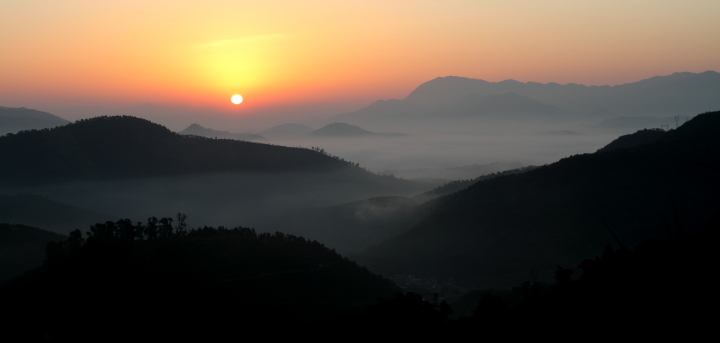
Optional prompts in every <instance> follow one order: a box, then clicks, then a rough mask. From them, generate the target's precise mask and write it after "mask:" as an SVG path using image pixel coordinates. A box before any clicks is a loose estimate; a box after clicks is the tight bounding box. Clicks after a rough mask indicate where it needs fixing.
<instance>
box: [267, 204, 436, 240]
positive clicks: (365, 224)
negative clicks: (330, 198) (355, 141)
mask: <svg viewBox="0 0 720 343" xmlns="http://www.w3.org/2000/svg"><path fill="white" fill-rule="evenodd" d="M430 208H432V206H431V205H430V206H429V205H420V204H418V203H417V202H416V201H414V200H412V199H410V198H406V197H400V196H389V197H376V198H370V199H365V200H360V201H354V202H350V203H346V204H341V205H336V206H327V207H319V208H309V209H302V210H297V211H294V212H292V213H289V214H287V215H284V216H280V217H278V218H277V220H276V221H275V222H274V223H272V224H271V225H270V228H271V230H280V229H282V230H284V231H285V232H287V233H289V234H294V235H299V236H303V237H307V238H308V239H313V240H317V241H319V242H322V243H323V244H326V245H327V246H329V247H333V248H334V249H337V250H338V251H339V252H340V253H342V254H355V253H358V252H362V251H364V250H365V249H366V248H367V247H369V246H371V245H373V244H378V243H380V242H382V241H384V240H386V239H388V238H391V237H394V236H397V235H399V234H401V233H403V232H405V231H406V230H408V229H410V228H411V227H413V226H414V225H415V224H417V223H418V222H419V221H420V220H421V219H423V218H424V216H425V215H426V214H427V213H429V211H430Z"/></svg>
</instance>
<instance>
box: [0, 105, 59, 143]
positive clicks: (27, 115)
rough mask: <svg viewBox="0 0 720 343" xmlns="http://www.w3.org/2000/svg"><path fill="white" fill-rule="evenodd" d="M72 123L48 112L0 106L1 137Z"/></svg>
mask: <svg viewBox="0 0 720 343" xmlns="http://www.w3.org/2000/svg"><path fill="white" fill-rule="evenodd" d="M68 123H70V122H69V121H67V120H65V119H62V118H60V117H57V116H54V115H52V114H50V113H47V112H42V111H38V110H32V109H28V108H25V107H20V108H12V107H3V106H0V136H1V135H4V134H6V133H16V132H18V131H22V130H40V129H48V128H53V127H56V126H62V125H66V124H68Z"/></svg>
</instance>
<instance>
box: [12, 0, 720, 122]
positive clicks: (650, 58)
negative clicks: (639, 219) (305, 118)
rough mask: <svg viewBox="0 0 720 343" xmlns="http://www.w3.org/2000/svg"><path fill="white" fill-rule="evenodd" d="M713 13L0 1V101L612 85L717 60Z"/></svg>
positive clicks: (453, 4)
mask: <svg viewBox="0 0 720 343" xmlns="http://www.w3.org/2000/svg"><path fill="white" fill-rule="evenodd" d="M718 14H720V1H694V0H685V1H669V0H654V1H612V0H605V1H566V0H545V1H521V0H510V1H508V0H504V1H463V0H449V1H427V0H415V1H375V0H365V1H353V2H346V1H315V0H312V1H302V2H301V1H262V2H251V1H181V0H174V1H163V0H161V1H152V2H147V1H135V0H126V1H98V0H92V1H74V0H70V1H62V2H61V1H47V0H3V2H2V4H0V46H2V54H0V105H2V106H26V107H34V108H40V109H43V108H51V107H53V106H83V105H103V106H126V105H127V106H129V105H134V104H140V103H148V102H149V103H153V104H159V105H173V106H196V107H214V108H217V109H218V110H220V111H227V112H228V113H235V114H242V113H250V112H252V111H254V110H261V109H263V108H268V107H277V106H303V105H306V104H318V103H336V104H348V106H349V108H352V107H353V106H360V105H361V104H366V103H369V102H371V101H373V100H377V99H388V98H402V97H404V96H405V95H407V93H409V92H410V91H411V90H412V89H414V88H415V87H416V86H417V85H419V84H420V83H422V82H425V81H428V80H430V79H433V78H435V77H438V76H448V75H456V76H465V77H472V78H480V79H484V80H488V81H502V80H505V79H515V80H518V81H523V82H527V81H534V82H543V83H546V82H558V83H563V84H564V83H581V84H586V85H605V84H609V85H614V84H621V83H626V82H633V81H638V80H640V79H643V78H647V77H652V76H656V75H668V74H671V73H673V72H679V71H690V72H702V71H706V70H715V71H720V44H719V43H718V42H720V20H717V16H718ZM235 93H239V94H242V95H243V97H244V98H245V101H244V103H243V104H242V105H239V106H234V105H232V104H231V103H230V96H231V95H232V94H235ZM341 107H342V106H340V108H341Z"/></svg>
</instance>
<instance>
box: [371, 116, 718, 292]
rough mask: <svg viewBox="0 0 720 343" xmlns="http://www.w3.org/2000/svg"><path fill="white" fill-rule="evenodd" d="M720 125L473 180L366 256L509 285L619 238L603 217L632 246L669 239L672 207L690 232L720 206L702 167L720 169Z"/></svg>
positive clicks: (379, 262) (714, 183) (399, 270)
mask: <svg viewBox="0 0 720 343" xmlns="http://www.w3.org/2000/svg"><path fill="white" fill-rule="evenodd" d="M718 130H720V112H711V113H704V114H701V115H698V116H697V117H695V118H694V119H693V120H691V121H689V122H687V123H685V124H684V125H683V126H681V127H680V128H679V129H677V130H672V131H670V132H667V133H665V134H663V136H662V137H661V138H659V139H657V140H656V141H654V142H652V143H647V144H642V145H636V146H634V147H629V148H626V149H616V150H612V151H607V152H598V153H594V154H584V155H577V156H572V157H568V158H565V159H562V160H560V161H559V162H556V163H554V164H551V165H548V166H544V167H541V168H537V169H535V170H532V171H530V172H527V173H522V174H518V175H508V176H503V177H497V178H493V179H490V180H486V181H481V182H478V183H475V184H474V185H472V186H470V187H469V188H467V189H465V190H463V191H460V192H458V193H455V194H453V195H451V196H448V197H446V198H445V199H444V200H443V201H442V203H441V204H439V205H438V208H437V209H436V210H435V211H434V212H433V213H432V214H430V215H429V216H428V217H427V218H426V219H425V220H423V221H422V222H421V223H420V224H418V225H417V226H416V227H414V228H413V229H411V230H410V231H409V232H407V233H406V234H403V235H401V236H399V237H396V238H394V239H391V240H390V241H388V242H386V243H384V244H382V245H380V246H378V247H377V248H376V249H374V250H373V251H371V252H370V253H368V254H367V255H366V256H364V257H363V258H362V259H361V261H363V263H365V264H366V265H367V266H368V267H369V268H371V269H373V270H375V271H378V272H381V273H383V274H384V275H394V274H415V275H426V276H428V277H436V278H454V279H456V280H459V281H461V282H465V283H468V284H475V285H478V286H481V287H503V286H510V285H512V284H514V283H517V282H520V281H522V280H524V279H526V278H527V277H528V275H529V271H530V270H531V269H535V270H539V271H540V272H541V276H542V275H549V272H550V270H552V269H553V268H554V267H555V265H557V264H561V265H570V264H572V263H575V261H578V260H582V259H583V258H587V257H590V256H594V255H596V254H599V253H600V252H601V251H602V249H603V247H604V246H605V245H607V244H609V243H613V242H614V241H613V237H612V236H611V235H610V234H609V233H608V230H607V228H606V227H605V225H604V224H603V222H607V224H608V226H609V227H610V228H611V229H612V230H613V231H614V232H615V234H616V235H617V236H618V237H619V239H620V240H621V241H623V242H624V244H627V245H628V246H632V245H635V244H637V243H639V242H640V241H642V240H644V239H648V238H663V237H665V236H666V235H667V234H668V230H667V229H663V228H666V227H667V223H666V221H665V220H664V218H665V219H667V220H668V221H673V219H672V218H674V213H677V216H678V217H677V218H678V221H679V223H680V224H681V226H682V227H683V228H684V229H685V230H688V231H692V230H694V229H695V228H698V227H700V226H701V225H702V224H703V223H704V222H705V221H706V220H707V218H708V217H709V215H710V213H711V212H712V211H713V210H715V209H716V208H717V207H718V205H720V198H719V197H718V194H719V191H720V176H719V175H717V173H716V172H715V171H713V170H711V169H710V168H704V167H702V166H700V165H706V166H711V167H718V166H720V153H719V152H720V135H718V134H717V132H718ZM699 164H700V165H699ZM673 203H674V204H675V206H674V207H673Z"/></svg>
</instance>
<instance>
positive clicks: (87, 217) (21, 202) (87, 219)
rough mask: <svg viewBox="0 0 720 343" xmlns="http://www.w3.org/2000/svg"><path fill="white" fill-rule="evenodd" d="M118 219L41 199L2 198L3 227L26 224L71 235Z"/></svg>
mask: <svg viewBox="0 0 720 343" xmlns="http://www.w3.org/2000/svg"><path fill="white" fill-rule="evenodd" d="M116 219H118V218H117V217H116V216H112V215H109V214H104V213H98V212H94V211H90V210H86V209H83V208H78V207H74V206H70V205H66V204H62V203H59V202H56V201H52V200H50V199H48V198H45V197H42V196H39V195H32V194H21V195H14V196H6V195H0V223H13V224H25V225H29V226H34V227H41V228H44V229H46V230H50V231H53V232H57V233H62V234H67V233H68V232H70V231H72V230H75V229H77V228H78V227H88V226H90V225H92V224H94V223H98V222H104V221H106V220H116Z"/></svg>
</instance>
